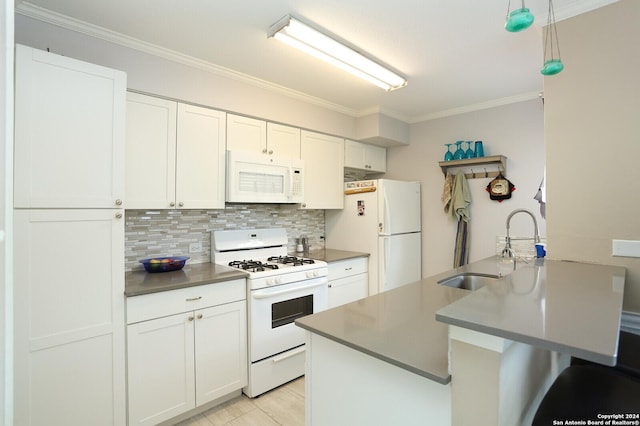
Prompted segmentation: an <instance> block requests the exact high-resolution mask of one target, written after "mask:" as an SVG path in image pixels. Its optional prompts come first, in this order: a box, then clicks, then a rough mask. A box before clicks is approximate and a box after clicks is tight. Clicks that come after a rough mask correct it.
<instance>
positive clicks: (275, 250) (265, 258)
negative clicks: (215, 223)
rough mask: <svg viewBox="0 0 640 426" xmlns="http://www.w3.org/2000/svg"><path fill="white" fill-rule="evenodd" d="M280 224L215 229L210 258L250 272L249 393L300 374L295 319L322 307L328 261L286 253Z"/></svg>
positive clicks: (301, 347)
mask: <svg viewBox="0 0 640 426" xmlns="http://www.w3.org/2000/svg"><path fill="white" fill-rule="evenodd" d="M287 242H288V239H287V233H286V230H284V229H281V228H270V229H250V230H230V231H214V232H212V233H211V262H213V263H217V264H222V265H227V266H231V267H235V268H239V269H242V270H244V271H246V272H247V273H249V278H248V279H247V292H248V294H247V303H248V309H247V312H248V316H249V318H248V324H249V330H248V335H249V360H250V364H249V384H248V386H247V387H246V388H244V389H243V391H244V393H245V394H247V395H248V396H249V397H252V398H253V397H255V396H258V395H260V394H262V393H264V392H266V391H268V390H271V389H273V388H275V387H277V386H280V385H282V384H284V383H286V382H288V381H291V380H293V379H295V378H297V377H300V376H302V375H304V361H305V356H304V353H305V347H304V331H303V330H302V329H300V328H298V327H297V326H296V325H295V324H294V321H295V320H296V319H297V318H300V317H303V316H305V315H310V314H313V313H315V312H320V311H322V310H324V309H326V308H327V300H328V287H327V286H328V279H327V273H328V270H327V264H326V262H323V261H319V260H312V259H308V258H300V257H294V256H289V255H288V254H287Z"/></svg>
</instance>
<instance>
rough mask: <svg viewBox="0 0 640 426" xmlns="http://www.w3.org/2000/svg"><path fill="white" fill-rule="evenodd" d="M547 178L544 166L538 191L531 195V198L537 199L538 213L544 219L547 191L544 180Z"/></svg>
mask: <svg viewBox="0 0 640 426" xmlns="http://www.w3.org/2000/svg"><path fill="white" fill-rule="evenodd" d="M546 178H547V168H546V167H545V168H544V173H543V175H542V182H540V186H539V187H538V192H537V193H536V195H534V196H533V199H534V200H536V201H538V203H540V215H541V216H542V218H543V219H545V216H546V210H547V191H546V189H545V183H544V181H545V180H546Z"/></svg>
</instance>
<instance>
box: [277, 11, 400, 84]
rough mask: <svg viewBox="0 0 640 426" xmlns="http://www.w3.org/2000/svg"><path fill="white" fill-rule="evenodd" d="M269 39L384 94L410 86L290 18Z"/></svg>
mask: <svg viewBox="0 0 640 426" xmlns="http://www.w3.org/2000/svg"><path fill="white" fill-rule="evenodd" d="M267 35H268V37H273V38H275V39H276V40H280V41H282V42H284V43H286V44H288V45H290V46H293V47H295V48H296V49H300V50H302V51H303V52H305V53H308V54H310V55H312V56H315V57H316V58H318V59H322V60H323V61H326V62H328V63H330V64H332V65H334V66H336V67H338V68H340V69H342V70H344V71H348V72H350V73H351V74H353V75H356V76H358V77H360V78H362V79H364V80H366V81H368V82H370V83H373V84H375V85H376V86H379V87H381V88H383V89H384V90H387V91H391V90H395V89H399V88H401V87H404V86H406V85H407V80H406V79H405V78H404V77H402V76H400V75H398V74H396V73H395V72H393V71H391V70H389V69H388V68H385V67H383V66H382V65H380V64H378V63H376V62H374V61H372V60H371V59H369V58H367V57H365V56H364V55H362V54H361V53H358V52H356V51H355V50H353V49H351V48H350V47H347V46H345V45H344V44H342V43H340V42H338V41H336V40H335V39H333V38H331V37H329V36H328V35H325V34H323V33H321V32H320V31H318V30H316V29H314V28H311V27H310V26H308V25H307V24H304V23H302V22H300V21H299V20H297V19H296V18H294V17H292V16H290V15H287V16H285V17H284V18H282V19H281V20H279V21H278V22H276V23H275V24H274V25H273V26H272V27H271V28H269V32H268V34H267Z"/></svg>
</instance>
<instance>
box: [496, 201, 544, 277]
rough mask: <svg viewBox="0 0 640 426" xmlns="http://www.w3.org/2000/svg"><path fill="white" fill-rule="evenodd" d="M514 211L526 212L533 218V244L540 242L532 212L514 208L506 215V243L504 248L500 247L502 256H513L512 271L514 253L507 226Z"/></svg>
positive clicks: (514, 265)
mask: <svg viewBox="0 0 640 426" xmlns="http://www.w3.org/2000/svg"><path fill="white" fill-rule="evenodd" d="M516 213H526V214H528V215H529V216H531V219H533V232H534V235H533V239H534V241H535V244H538V243H539V242H540V234H539V233H538V221H536V217H535V216H534V215H533V213H531V212H530V211H529V210H527V209H515V210H514V211H512V212H511V213H509V216H507V238H506V244H505V246H504V249H502V257H509V258H511V257H513V270H514V271H515V269H516V253H515V252H514V251H513V249H512V248H511V236H510V235H509V228H510V227H511V225H510V223H511V218H512V217H513V216H514V215H515V214H516Z"/></svg>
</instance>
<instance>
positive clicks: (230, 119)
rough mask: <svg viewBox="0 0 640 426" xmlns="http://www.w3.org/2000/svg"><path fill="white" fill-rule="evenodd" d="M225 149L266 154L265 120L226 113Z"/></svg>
mask: <svg viewBox="0 0 640 426" xmlns="http://www.w3.org/2000/svg"><path fill="white" fill-rule="evenodd" d="M227 149H229V150H234V151H249V152H254V153H261V154H267V153H268V152H267V122H266V121H264V120H257V119H255V118H249V117H243V116H240V115H234V114H228V115H227Z"/></svg>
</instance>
